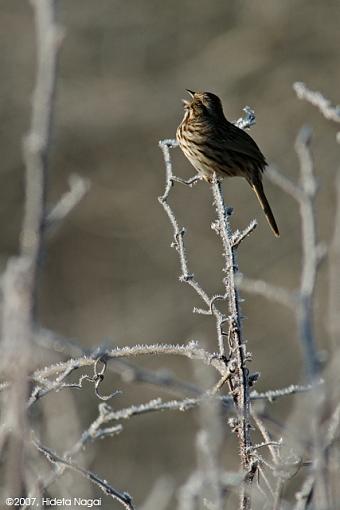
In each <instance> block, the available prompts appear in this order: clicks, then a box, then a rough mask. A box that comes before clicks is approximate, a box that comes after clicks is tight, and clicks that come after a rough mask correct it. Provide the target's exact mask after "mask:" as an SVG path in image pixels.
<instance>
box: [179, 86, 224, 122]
mask: <svg viewBox="0 0 340 510" xmlns="http://www.w3.org/2000/svg"><path fill="white" fill-rule="evenodd" d="M186 91H187V92H188V93H189V94H190V96H191V100H186V99H183V103H184V109H185V110H189V112H191V113H192V114H193V115H195V116H204V115H212V116H219V115H221V114H222V115H223V108H222V103H221V100H220V98H219V97H218V96H216V95H215V94H213V93H212V92H193V91H192V90H189V89H186Z"/></svg>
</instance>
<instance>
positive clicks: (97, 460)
mask: <svg viewBox="0 0 340 510" xmlns="http://www.w3.org/2000/svg"><path fill="white" fill-rule="evenodd" d="M0 12H1V16H0V68H1V80H0V115H1V123H0V153H1V165H0V172H1V175H0V179H1V186H0V194H1V199H0V228H1V232H2V235H1V250H0V252H1V265H2V267H4V265H5V262H6V260H7V258H8V257H9V256H11V255H13V254H15V253H16V251H17V249H18V239H19V233H20V224H21V219H22V212H23V200H24V167H23V162H22V153H21V150H22V139H23V136H24V134H25V132H26V131H27V130H28V126H29V119H30V108H31V96H32V89H33V85H34V72H35V46H34V44H35V39H34V25H33V18H32V10H31V8H30V4H29V2H28V1H27V2H26V1H24V0H10V1H9V0H0ZM339 16H340V5H339V2H338V0H333V1H332V0H294V1H293V0H286V1H285V2H280V1H272V0H262V1H261V2H253V1H252V0H243V1H236V0H234V1H232V0H229V1H228V2H226V1H225V0H223V1H222V0H215V1H214V2H209V1H207V0H172V1H166V2H165V1H163V2H160V1H156V0H135V1H128V2H126V1H125V2H122V1H118V0H101V1H100V2H93V1H90V0H72V1H70V0H62V1H60V3H59V13H58V17H59V21H60V24H61V25H62V26H63V28H64V30H65V40H64V44H63V48H62V52H61V58H60V68H59V79H58V85H57V103H56V114H55V122H54V129H53V146H52V151H51V158H50V190H49V193H50V196H49V199H50V202H51V204H53V203H54V202H55V201H56V200H57V199H58V197H59V196H60V194H61V193H62V192H63V191H65V190H66V189H67V179H68V176H69V175H70V174H72V173H78V174H80V175H82V176H84V177H86V178H88V179H90V180H91V182H92V188H91V190H90V192H89V194H88V195H87V196H86V198H85V199H84V200H83V201H82V202H81V204H80V205H79V206H78V207H77V209H76V210H74V211H73V212H72V214H71V215H70V217H69V218H68V220H67V221H66V222H65V223H64V224H63V225H62V227H61V228H60V229H59V230H58V232H56V234H55V235H54V237H52V238H51V239H49V241H48V246H47V250H46V254H45V258H44V261H43V267H42V279H41V293H40V303H39V310H40V321H41V323H42V324H43V325H44V327H46V328H50V329H52V330H54V331H56V332H58V333H60V334H61V335H63V336H65V337H67V338H73V339H76V340H77V341H78V342H79V344H81V345H82V346H84V347H87V348H95V347H96V346H97V345H100V344H106V345H119V346H124V345H133V344H136V343H153V342H156V341H162V342H179V343H182V342H187V341H189V340H191V339H195V340H197V341H199V342H200V343H201V344H202V345H205V346H206V347H207V348H209V349H210V350H212V351H214V350H216V336H215V327H214V323H213V321H212V319H210V318H208V317H200V316H197V315H193V314H192V309H193V307H194V306H197V305H199V304H200V303H199V301H198V298H197V297H196V296H195V295H194V294H193V292H192V290H191V289H190V288H189V287H186V286H185V285H183V284H181V283H180V282H179V281H178V275H179V264H178V259H177V255H176V252H175V250H173V249H171V248H170V243H171V228H170V225H169V223H168V221H167V218H166V216H165V214H164V211H163V210H162V208H161V207H160V205H159V203H158V201H157V197H158V196H159V195H160V194H161V193H162V190H163V187H164V165H163V160H162V155H161V152H160V150H159V148H158V145H157V144H158V140H160V139H163V138H173V137H174V136H175V130H176V127H177V125H178V124H179V122H180V120H181V118H182V115H183V110H182V104H181V99H182V98H183V97H185V90H184V89H185V88H190V89H193V90H209V91H212V92H215V93H217V94H218V95H219V96H221V98H222V100H223V104H224V108H225V113H226V115H227V117H228V118H229V119H230V120H233V119H237V118H238V117H239V116H240V115H241V112H242V108H243V107H244V106H245V105H249V106H251V107H252V108H254V109H255V112H256V116H257V124H256V126H255V127H254V128H252V130H251V134H252V136H253V137H254V138H255V140H256V141H257V143H258V144H259V146H260V147H261V148H262V150H263V152H264V154H265V155H266V157H267V159H268V160H269V161H270V163H272V164H275V165H276V166H277V167H278V168H279V169H280V170H281V171H282V172H283V173H284V174H285V175H287V176H289V177H290V178H292V179H297V176H298V163H297V158H296V155H295V153H294V140H295V137H296V135H297V132H298V130H299V128H300V127H301V126H302V125H304V124H306V123H308V124H310V125H311V126H312V127H313V130H314V140H313V153H314V156H315V166H316V174H317V176H318V180H319V183H320V190H319V195H318V198H317V211H318V226H319V232H320V238H321V239H322V240H324V241H326V242H328V241H329V240H330V238H331V236H332V232H333V228H334V224H333V218H334V210H335V192H334V177H335V174H336V172H337V170H338V165H339V146H337V145H336V143H335V133H336V126H334V125H331V124H329V123H328V122H327V121H326V120H325V119H324V118H323V117H322V116H321V115H319V113H318V112H317V111H316V110H315V109H314V108H313V107H312V106H310V105H308V104H307V103H304V102H301V101H299V100H298V99H297V98H296V96H295V93H294V91H293V90H292V84H293V82H295V81H305V82H306V83H307V84H308V85H309V86H310V87H311V88H312V89H319V90H321V91H322V92H323V93H324V94H325V95H326V96H328V97H330V98H331V99H332V100H333V101H334V102H335V103H336V101H340V99H339V85H338V84H339V82H340V66H339V47H340V31H339ZM173 158H174V164H175V170H176V173H177V174H178V175H181V176H189V175H191V174H192V168H191V167H190V164H189V163H188V162H187V160H186V159H185V158H184V156H183V155H182V154H181V153H180V150H179V149H176V150H174V151H173ZM265 187H266V191H267V195H268V198H269V200H270V202H271V203H272V206H273V210H274V212H275V215H276V217H277V220H278V224H279V227H280V230H281V237H280V238H279V239H275V238H274V237H273V235H272V233H271V231H270V230H269V228H268V226H267V224H266V221H265V218H264V216H263V214H262V211H261V209H260V208H259V206H258V203H257V201H256V198H255V196H254V194H253V193H252V191H251V190H250V188H249V187H248V186H247V185H246V183H245V182H243V181H241V180H238V179H232V180H228V181H226V182H225V183H224V189H225V195H226V200H227V202H228V203H229V204H231V205H232V206H233V208H234V216H233V226H234V227H235V228H236V227H244V226H245V225H247V223H248V222H249V221H250V220H251V219H252V218H254V217H256V218H257V219H258V222H259V226H258V228H257V230H256V233H255V234H253V235H252V236H251V237H250V238H249V239H248V240H247V241H246V242H244V243H243V244H242V246H241V249H240V252H239V264H240V268H241V271H242V272H243V273H245V274H247V275H248V276H251V277H254V278H263V279H265V280H268V281H270V282H273V283H277V284H279V285H282V286H286V287H288V288H289V289H293V288H294V287H295V286H296V285H297V284H298V279H299V270H300V264H301V245H300V220H299V214H298V209H297V207H296V205H295V204H294V203H293V202H292V201H291V199H290V198H289V197H287V196H286V195H284V194H283V193H282V192H281V191H280V190H278V189H276V188H275V187H274V186H273V185H272V184H271V183H270V182H268V181H267V182H265ZM172 200H173V202H172V203H173V204H174V205H175V207H176V211H177V212H178V219H179V221H180V223H181V224H183V225H185V226H186V227H187V228H188V235H187V238H186V242H187V246H188V253H189V260H190V265H191V269H192V271H193V272H194V273H195V275H196V277H197V278H198V279H199V281H200V282H201V283H202V285H203V286H204V288H205V289H207V290H208V291H209V292H210V293H213V292H219V291H221V290H222V284H221V267H222V262H223V261H222V257H221V250H220V247H219V242H218V239H216V236H215V234H214V232H213V231H212V230H211V228H210V225H211V221H212V220H213V218H214V211H213V207H212V200H211V192H210V189H209V186H207V185H206V184H204V183H200V184H198V185H197V186H196V187H195V188H193V189H187V188H185V187H181V186H178V187H177V188H176V190H175V192H174V193H173V196H172ZM327 300H328V281H327V267H326V266H325V268H324V269H322V270H321V273H320V278H319V283H318V289H317V300H316V310H315V312H316V330H317V334H318V340H319V343H320V346H321V347H322V348H323V349H327V347H328V340H327V303H328V302H327ZM243 310H244V314H245V316H246V317H247V319H246V320H245V322H244V328H245V335H246V338H247V341H248V348H249V350H250V351H251V352H252V353H253V358H254V360H253V363H252V369H253V370H257V371H260V372H261V379H260V381H259V383H258V385H257V389H258V390H262V389H269V388H278V387H281V386H284V385H288V384H290V383H294V382H299V381H301V377H302V360H301V355H300V349H299V344H298V341H297V336H296V331H295V324H294V320H293V317H292V316H291V315H290V313H289V312H288V311H287V310H284V309H282V308H281V307H278V306H277V305H274V304H270V303H268V302H266V301H265V300H263V299H260V298H257V297H253V296H247V299H246V302H245V303H244V306H243ZM41 349H43V348H41ZM41 356H42V358H43V359H40V358H39V356H37V364H39V363H42V362H48V361H49V360H55V359H59V358H58V355H56V354H53V355H52V354H50V353H49V352H48V351H47V350H46V352H44V353H43V355H41ZM141 364H142V365H143V366H146V367H149V368H155V369H156V368H157V369H160V368H161V367H163V369H166V370H171V371H174V372H175V373H177V374H178V375H179V376H180V377H181V378H183V379H191V380H194V374H193V370H192V364H191V363H188V362H185V361H183V360H173V359H170V360H169V359H165V358H163V359H157V360H155V359H153V360H143V361H141ZM112 385H114V387H116V388H120V389H123V391H124V393H123V395H122V396H121V397H117V399H116V400H115V401H114V403H113V404H112V405H114V406H115V407H117V408H119V407H124V406H125V405H127V404H130V403H139V402H144V401H147V400H149V399H150V398H152V397H154V396H162V397H163V398H166V397H167V394H166V393H165V392H163V391H162V390H160V389H154V388H150V387H147V386H141V385H139V386H137V385H129V384H125V383H124V382H122V381H121V380H120V379H119V378H116V379H114V378H113V379H112V380H111V381H110V383H109V384H108V389H112ZM49 398H50V400H49V402H47V399H46V403H45V404H41V412H42V413H44V416H45V422H44V423H45V425H44V434H45V438H46V444H48V445H49V446H51V447H53V448H55V449H56V450H57V451H59V452H61V451H62V450H63V449H64V448H66V447H69V446H71V445H72V444H73V443H74V442H75V440H76V439H77V437H78V435H79V433H80V432H81V430H83V429H84V428H85V427H86V424H89V423H90V421H91V419H93V418H94V417H95V416H96V409H97V401H96V399H95V398H94V396H93V395H92V393H91V392H90V391H89V392H86V391H84V392H77V393H76V394H75V393H72V394H71V392H69V393H68V394H67V396H66V391H65V392H64V393H63V395H61V394H58V395H55V396H54V397H49ZM66 400H68V401H69V407H68V408H67V409H68V410H67V411H65V410H64V411H62V409H63V405H64V404H65V401H66ZM65 405H66V404H65ZM280 406H281V407H280ZM289 406H290V404H289V402H285V403H283V404H280V405H277V407H276V412H277V413H278V415H280V413H287V412H289ZM38 416H40V414H39V413H38ZM40 417H41V416H40ZM38 421H39V420H38ZM196 428H197V421H196V416H195V413H190V414H187V415H184V414H183V413H178V414H177V413H171V414H165V413H163V414H161V415H149V416H144V417H139V418H135V419H134V420H131V422H129V423H126V430H125V432H124V433H123V434H122V435H121V436H120V437H118V438H112V439H106V440H105V441H103V442H101V443H100V444H99V445H97V446H95V445H94V446H92V447H90V448H89V452H88V454H87V457H86V462H87V465H88V466H90V467H91V469H94V470H96V471H98V473H99V474H101V475H102V476H104V477H106V478H107V479H108V480H109V481H110V482H112V484H113V485H114V486H117V487H118V488H122V489H125V490H127V491H129V492H131V494H132V495H133V496H134V497H135V499H136V501H137V502H138V503H140V502H142V501H143V500H144V498H145V497H146V496H147V494H149V492H150V490H151V488H152V487H153V484H154V483H155V481H156V479H158V478H159V477H160V476H168V477H170V478H171V479H172V480H173V481H174V483H175V484H176V485H181V484H182V483H183V482H184V481H185V480H186V477H187V476H188V474H189V473H190V472H191V471H192V469H193V466H194V464H195V449H194V443H195V430H196ZM226 435H228V434H226ZM229 439H230V438H229ZM226 440H227V441H228V437H227V438H226ZM236 449H237V448H236V445H235V444H234V441H229V447H228V453H227V449H226V453H225V454H224V457H225V458H224V461H225V463H226V465H227V466H228V467H230V468H233V467H234V468H235V467H236V466H237V461H236V457H235V455H236V453H237V451H236ZM230 452H231V453H230ZM234 461H235V462H234ZM75 480H77V483H76V482H75ZM77 484H80V482H79V480H78V478H77V477H76V476H75V475H72V476H69V477H64V478H63V484H62V485H61V486H59V494H61V495H66V491H72V490H75V491H76V493H77V491H78V495H81V494H79V490H78V489H75V487H79V485H77ZM85 485H86V484H85ZM85 485H84V484H83V485H82V489H81V490H82V491H83V493H84V494H85V493H87V494H91V492H90V491H91V489H90V488H89V487H88V486H87V485H86V486H85ZM55 490H56V489H55ZM86 491H87V492H86ZM117 506H118V505H117Z"/></svg>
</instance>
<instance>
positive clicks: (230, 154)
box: [176, 90, 279, 236]
mask: <svg viewBox="0 0 340 510" xmlns="http://www.w3.org/2000/svg"><path fill="white" fill-rule="evenodd" d="M188 92H189V93H190V94H191V96H192V99H191V101H184V118H183V120H182V122H181V124H180V125H179V127H178V129H177V133H176V135H177V140H178V142H179V144H180V147H181V149H182V151H183V152H184V154H185V156H186V157H187V158H188V160H189V161H190V163H191V164H192V165H193V166H194V167H195V169H196V170H197V172H198V173H199V174H201V175H202V177H203V178H204V179H205V180H206V181H208V182H210V181H211V179H212V176H213V174H214V172H216V173H217V174H218V175H220V176H222V177H226V176H228V177H235V176H240V177H244V178H245V179H246V180H247V181H248V183H249V184H250V186H251V187H252V188H253V190H254V191H255V193H256V196H257V198H258V200H259V202H260V204H261V207H262V208H263V210H264V213H265V215H266V218H267V220H268V222H269V224H270V226H271V228H272V230H273V232H274V234H275V235H276V236H279V230H278V227H277V224H276V221H275V218H274V216H273V213H272V210H271V208H270V205H269V203H268V200H267V198H266V196H265V193H264V190H263V185H262V173H263V171H264V168H265V166H266V165H267V162H266V160H265V157H264V156H263V154H262V152H261V151H260V149H259V148H258V146H257V145H256V143H255V142H254V140H253V139H252V138H251V136H249V135H248V133H246V132H245V131H244V130H242V129H240V128H238V127H237V126H235V125H234V124H232V123H231V122H229V121H228V120H227V119H226V118H225V116H224V113H223V108H222V103H221V101H220V99H219V98H218V97H217V96H216V95H215V94H212V93H210V92H192V91H189V90H188Z"/></svg>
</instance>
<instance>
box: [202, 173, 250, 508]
mask: <svg viewBox="0 0 340 510" xmlns="http://www.w3.org/2000/svg"><path fill="white" fill-rule="evenodd" d="M212 192H213V197H214V203H215V207H216V212H217V217H218V226H217V228H216V230H217V232H218V234H219V236H220V238H221V240H222V244H223V256H224V259H225V269H224V271H225V273H226V277H225V278H224V284H225V288H226V292H227V295H228V307H229V363H233V361H234V366H235V370H234V372H233V375H232V376H231V377H230V389H231V391H232V395H233V398H234V402H235V405H236V408H237V411H238V423H237V424H236V427H235V431H236V433H237V436H238V439H239V445H240V455H241V464H242V468H243V470H244V471H245V473H247V476H246V479H245V484H243V487H242V492H241V509H244V510H246V509H250V508H251V501H250V494H249V486H250V485H251V482H252V480H253V477H254V474H255V470H256V467H255V465H254V463H253V461H252V459H251V457H250V455H249V451H250V449H251V446H252V441H251V434H250V393H249V382H248V369H247V367H246V361H247V352H246V346H245V342H244V340H243V337H242V326H241V313H240V304H239V301H240V300H239V295H238V290H237V288H236V286H235V274H236V273H237V271H238V267H237V261H236V254H235V249H234V248H233V246H232V242H231V239H232V230H231V227H230V224H229V221H228V210H227V208H226V206H225V203H224V199H223V191H222V184H221V181H220V180H218V179H217V178H216V177H215V179H214V182H213V183H212Z"/></svg>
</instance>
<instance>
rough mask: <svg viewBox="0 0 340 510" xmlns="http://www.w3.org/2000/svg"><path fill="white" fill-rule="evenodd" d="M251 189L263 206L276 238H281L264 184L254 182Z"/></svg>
mask: <svg viewBox="0 0 340 510" xmlns="http://www.w3.org/2000/svg"><path fill="white" fill-rule="evenodd" d="M251 187H252V188H253V190H254V191H255V193H256V196H257V198H258V200H259V202H260V204H261V207H262V209H263V212H264V214H265V215H266V218H267V221H268V223H269V225H270V227H271V229H272V231H273V232H274V234H275V235H276V237H279V236H280V232H279V229H278V226H277V224H276V221H275V218H274V215H273V212H272V210H271V207H270V205H269V202H268V200H267V197H266V195H265V193H264V189H263V185H262V182H261V181H260V180H256V181H253V182H251Z"/></svg>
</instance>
